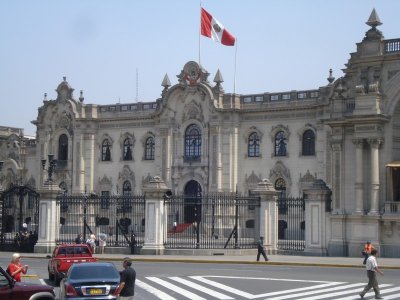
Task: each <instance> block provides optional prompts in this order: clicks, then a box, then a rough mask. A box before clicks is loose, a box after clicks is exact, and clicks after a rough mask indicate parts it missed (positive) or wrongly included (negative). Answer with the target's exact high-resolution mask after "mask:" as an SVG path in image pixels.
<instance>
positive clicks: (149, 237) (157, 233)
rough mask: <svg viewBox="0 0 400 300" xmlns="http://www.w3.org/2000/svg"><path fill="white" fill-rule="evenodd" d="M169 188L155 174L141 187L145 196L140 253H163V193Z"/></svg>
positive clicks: (164, 228) (164, 219)
mask: <svg viewBox="0 0 400 300" xmlns="http://www.w3.org/2000/svg"><path fill="white" fill-rule="evenodd" d="M168 190H169V188H168V187H167V186H166V184H165V183H164V181H163V180H162V179H161V178H160V177H158V176H155V177H153V178H152V179H150V180H149V183H148V184H146V185H145V186H144V187H143V192H144V194H145V197H146V208H145V234H144V244H143V247H142V249H141V251H140V253H141V254H163V253H164V236H166V225H165V224H166V215H165V211H164V195H165V193H166V192H167V191H168Z"/></svg>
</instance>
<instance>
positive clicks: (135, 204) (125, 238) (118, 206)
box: [56, 195, 145, 249]
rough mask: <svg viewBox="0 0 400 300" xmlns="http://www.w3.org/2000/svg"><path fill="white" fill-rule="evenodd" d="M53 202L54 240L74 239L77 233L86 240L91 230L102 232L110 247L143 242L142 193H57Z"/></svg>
mask: <svg viewBox="0 0 400 300" xmlns="http://www.w3.org/2000/svg"><path fill="white" fill-rule="evenodd" d="M57 206H58V208H59V210H58V211H59V213H60V216H59V220H60V225H59V226H60V228H59V235H58V238H57V239H56V243H74V242H75V239H76V238H77V236H78V234H82V235H83V239H84V241H86V240H87V239H88V238H89V235H90V234H92V233H93V234H95V235H96V237H99V236H100V235H102V236H104V237H105V238H106V245H107V246H110V247H132V249H133V248H135V247H141V246H142V245H143V241H144V225H145V223H144V222H145V213H144V211H145V197H144V196H134V195H124V196H97V195H79V196H70V195H60V196H58V197H57ZM97 240H98V239H97Z"/></svg>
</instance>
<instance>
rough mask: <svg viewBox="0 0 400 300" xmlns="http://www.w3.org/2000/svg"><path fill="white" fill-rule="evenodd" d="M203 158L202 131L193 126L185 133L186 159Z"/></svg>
mask: <svg viewBox="0 0 400 300" xmlns="http://www.w3.org/2000/svg"><path fill="white" fill-rule="evenodd" d="M200 156H201V130H200V128H199V127H198V126H197V125H195V124H192V125H190V126H189V127H188V128H187V129H186V132H185V158H191V159H193V158H200Z"/></svg>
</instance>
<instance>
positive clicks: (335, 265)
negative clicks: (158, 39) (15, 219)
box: [22, 255, 400, 277]
mask: <svg viewBox="0 0 400 300" xmlns="http://www.w3.org/2000/svg"><path fill="white" fill-rule="evenodd" d="M22 257H24V258H30V259H35V258H39V259H47V257H46V256H29V255H23V256H22ZM128 257H129V255H128ZM96 258H97V259H98V260H100V261H122V260H123V258H122V257H96ZM132 261H135V262H157V263H163V262H165V263H194V264H243V265H271V266H294V267H295V266H297V267H326V268H359V269H363V268H365V266H363V265H358V264H338V263H313V262H304V263H303V262H282V261H271V260H269V261H268V262H264V261H260V262H257V261H246V260H212V259H189V258H187V259H185V258H182V259H172V258H171V259H168V258H163V259H160V258H138V257H135V258H132ZM379 268H380V269H386V270H400V266H388V265H380V266H379ZM24 276H27V277H29V276H35V275H24Z"/></svg>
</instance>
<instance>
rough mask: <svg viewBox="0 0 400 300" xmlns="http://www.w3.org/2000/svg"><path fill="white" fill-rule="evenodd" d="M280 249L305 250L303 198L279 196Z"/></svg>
mask: <svg viewBox="0 0 400 300" xmlns="http://www.w3.org/2000/svg"><path fill="white" fill-rule="evenodd" d="M277 205H278V249H279V250H292V251H304V249H305V247H306V243H305V229H306V228H305V219H304V211H305V202H304V199H303V198H291V197H287V198H286V197H279V198H278V202H277Z"/></svg>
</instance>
